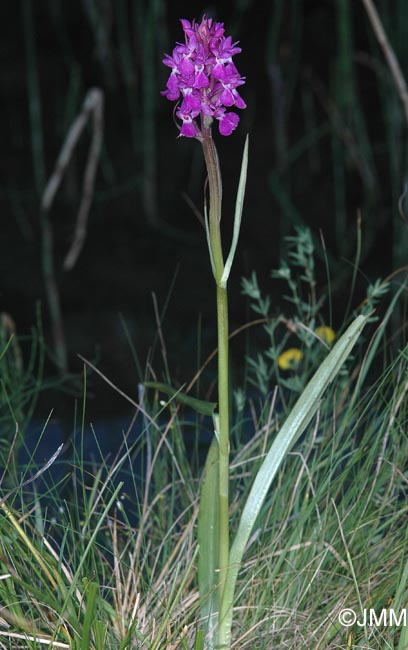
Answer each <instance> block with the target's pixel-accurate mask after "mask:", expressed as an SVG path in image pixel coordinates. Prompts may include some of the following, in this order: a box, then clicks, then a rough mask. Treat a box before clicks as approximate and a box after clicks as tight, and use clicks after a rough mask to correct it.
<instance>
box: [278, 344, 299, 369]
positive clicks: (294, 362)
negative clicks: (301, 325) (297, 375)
mask: <svg viewBox="0 0 408 650" xmlns="http://www.w3.org/2000/svg"><path fill="white" fill-rule="evenodd" d="M302 359H303V352H302V350H299V349H298V348H289V349H288V350H285V352H282V354H280V355H279V356H278V366H279V368H280V369H281V370H295V369H296V368H297V367H298V365H299V363H300V362H301V361H302Z"/></svg>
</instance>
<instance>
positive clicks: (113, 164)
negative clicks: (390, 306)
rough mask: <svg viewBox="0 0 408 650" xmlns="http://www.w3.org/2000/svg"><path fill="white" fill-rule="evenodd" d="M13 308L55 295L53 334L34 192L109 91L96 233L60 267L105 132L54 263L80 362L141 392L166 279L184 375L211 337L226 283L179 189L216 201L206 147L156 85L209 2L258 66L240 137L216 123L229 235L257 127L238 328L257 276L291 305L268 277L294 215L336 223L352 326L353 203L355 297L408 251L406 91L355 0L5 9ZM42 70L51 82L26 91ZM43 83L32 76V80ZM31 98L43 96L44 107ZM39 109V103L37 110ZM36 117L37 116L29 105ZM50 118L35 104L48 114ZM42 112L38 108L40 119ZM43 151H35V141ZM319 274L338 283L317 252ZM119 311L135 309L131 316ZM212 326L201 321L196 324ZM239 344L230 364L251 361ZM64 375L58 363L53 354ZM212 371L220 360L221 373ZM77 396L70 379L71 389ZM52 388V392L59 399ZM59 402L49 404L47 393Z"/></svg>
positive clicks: (400, 8)
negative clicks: (85, 107)
mask: <svg viewBox="0 0 408 650" xmlns="http://www.w3.org/2000/svg"><path fill="white" fill-rule="evenodd" d="M376 6H377V8H378V10H379V13H380V15H381V18H382V20H383V22H384V26H385V28H386V30H387V33H388V35H389V38H390V41H391V43H392V46H393V48H394V49H395V52H396V54H397V56H398V58H399V61H400V64H401V67H402V70H403V71H407V68H408V38H407V37H408V3H406V2H404V1H401V2H398V1H397V0H395V2H394V1H393V2H385V1H379V0H377V3H376ZM0 12H1V16H0V19H1V25H2V27H3V35H2V39H1V87H2V89H1V94H2V106H3V111H2V116H3V117H2V120H1V122H0V138H1V143H2V145H1V157H0V178H1V194H0V202H1V206H0V210H1V212H0V214H1V217H0V219H1V221H0V223H1V230H0V277H1V283H0V311H3V312H6V313H8V314H9V315H10V316H11V317H12V318H13V320H14V322H15V326H16V331H17V333H18V334H20V335H21V334H26V333H28V332H30V328H31V327H32V325H33V324H34V323H35V322H36V309H37V308H36V305H38V304H39V303H40V304H41V313H42V323H43V328H44V332H45V339H46V341H47V343H48V344H49V346H50V349H51V351H52V329H51V324H50V317H49V312H48V308H47V298H46V293H45V288H44V280H43V273H42V264H41V255H42V245H41V238H42V233H41V225H40V210H39V206H40V200H41V194H42V191H43V189H44V184H45V182H46V180H48V178H49V176H50V175H51V173H52V171H53V169H54V166H55V161H56V159H57V156H58V153H59V151H60V148H61V145H62V143H63V141H64V138H65V136H66V133H67V131H68V129H69V126H70V125H71V123H72V122H73V120H74V119H75V117H76V115H77V114H78V113H79V111H80V110H81V106H82V103H83V100H84V97H85V95H86V92H87V91H88V90H89V88H91V87H93V86H96V87H98V88H101V89H102V90H103V92H104V98H105V113H104V145H103V153H102V157H101V162H100V165H99V167H98V173H97V178H96V187H95V193H94V197H93V202H92V206H91V210H90V215H89V224H88V233H87V239H86V242H85V246H84V248H83V251H82V253H81V255H80V257H79V259H78V262H77V264H76V266H75V267H74V269H73V270H72V271H70V272H66V271H64V270H63V268H62V261H63V258H64V256H65V254H66V252H67V250H68V247H69V244H70V241H71V239H72V236H73V232H74V227H75V219H76V214H77V210H78V205H79V202H80V198H81V188H82V178H83V171H84V167H85V163H86V157H87V153H88V148H89V143H90V139H91V128H90V127H88V128H87V129H86V130H85V132H84V134H83V136H82V138H81V140H80V143H79V145H78V147H77V149H76V152H75V155H74V157H73V159H72V160H71V163H70V165H69V167H68V170H67V173H66V175H65V178H64V181H63V183H62V186H61V188H60V190H59V192H58V195H57V198H56V201H55V202H54V204H53V206H52V209H51V211H50V214H49V219H50V223H51V226H52V232H53V259H54V265H55V274H56V280H57V286H58V290H59V296H60V302H61V309H62V314H63V322H64V330H65V337H66V344H67V348H68V358H69V369H70V371H71V372H72V373H73V374H75V373H79V374H80V373H81V367H82V362H81V361H80V360H79V359H78V357H77V354H78V353H80V354H82V355H83V356H85V357H87V358H88V359H90V360H93V361H94V362H95V363H96V364H97V365H98V367H99V368H100V369H101V371H102V372H104V373H105V374H106V375H107V376H108V377H109V378H110V379H111V380H112V381H114V382H115V383H116V384H117V385H118V386H119V387H120V388H121V389H123V390H124V391H127V392H128V393H129V394H130V395H132V396H133V397H134V398H136V395H137V382H138V381H139V379H140V375H139V373H138V370H137V364H135V361H134V359H133V358H132V353H131V350H130V347H129V343H128V341H127V340H126V336H125V333H124V327H123V322H125V323H126V326H127V328H128V332H129V335H130V337H131V339H132V342H133V345H134V348H135V350H136V352H137V355H138V357H139V361H140V366H141V369H142V371H143V370H144V368H145V366H146V361H147V360H149V362H150V363H151V365H152V367H153V368H154V369H155V371H156V372H157V373H158V376H159V377H161V376H162V371H163V366H164V364H163V354H162V351H161V348H160V345H156V347H154V348H153V352H152V346H153V345H154V342H155V339H156V331H157V325H156V322H155V315H154V305H153V298H152V293H153V292H154V294H155V296H156V299H157V304H158V309H159V311H160V312H162V311H163V309H164V308H165V306H166V305H167V308H166V310H165V317H164V319H163V323H162V327H163V337H164V340H165V341H166V354H167V360H168V365H169V368H170V372H171V374H172V377H173V380H174V383H175V384H178V383H183V382H188V381H189V380H190V379H191V377H192V375H193V373H194V371H195V369H196V367H197V363H198V362H197V354H198V353H197V340H198V338H200V340H201V346H202V350H201V355H202V358H205V356H206V355H207V354H209V353H210V352H211V350H212V349H213V347H214V345H215V342H216V341H215V321H214V316H215V313H214V290H213V283H212V277H211V273H210V266H209V261H208V253H207V247H206V242H205V235H204V231H203V230H202V227H201V225H200V224H199V222H198V220H197V219H196V217H195V215H194V213H193V211H192V209H191V207H190V206H189V204H188V202H187V201H186V199H185V195H187V196H188V197H189V200H190V201H192V202H193V203H194V204H195V205H196V206H197V207H198V209H199V210H201V209H202V201H203V184H204V178H205V174H204V168H203V162H202V154H201V148H200V145H199V144H198V143H197V142H196V141H189V140H186V139H177V129H176V127H175V125H174V123H173V118H172V112H173V104H171V103H170V102H168V101H167V100H166V99H164V98H163V97H162V96H161V95H160V90H162V89H164V88H165V84H166V80H167V76H168V72H169V70H168V68H166V67H165V66H163V65H162V62H161V61H162V58H163V54H164V52H169V53H170V52H171V51H172V49H173V47H174V44H175V41H176V40H182V29H181V26H180V24H179V22H178V19H179V18H184V17H185V18H188V19H192V18H193V17H196V18H197V19H199V18H200V17H201V16H202V13H203V12H207V13H208V14H209V15H211V16H213V17H215V18H216V19H217V20H220V21H224V22H225V27H226V33H227V34H231V35H232V36H233V39H234V40H239V41H240V45H241V47H242V54H240V55H238V56H237V57H236V58H235V61H236V65H237V67H238V69H239V71H240V73H241V74H242V75H243V76H245V77H246V79H247V81H246V85H245V86H243V87H242V89H241V90H242V93H241V94H242V96H243V97H244V99H245V101H246V103H247V106H248V108H247V109H246V110H245V111H243V112H240V116H241V122H240V125H239V128H238V129H237V131H236V132H235V133H234V134H233V135H232V136H231V137H228V138H222V137H217V136H216V140H217V146H218V151H219V155H220V159H221V165H222V173H223V182H224V213H223V228H224V230H223V232H224V237H225V249H226V248H227V245H228V243H229V239H230V233H231V231H232V217H233V210H234V203H235V191H236V187H237V183H238V177H239V169H240V160H241V153H242V148H243V144H244V139H245V135H246V133H249V134H250V162H249V176H248V184H247V194H246V201H245V208H244V216H243V226H242V234H241V239H240V243H239V247H238V252H237V255H236V262H235V265H234V268H233V272H232V274H231V278H230V305H231V327H232V328H234V327H236V326H239V325H241V324H243V323H244V322H246V321H247V320H248V319H249V317H250V315H249V312H248V306H247V302H246V300H245V299H244V298H243V297H242V296H241V295H240V280H241V277H242V276H243V275H249V274H250V273H251V272H252V271H253V270H256V272H257V274H258V279H259V283H260V286H261V287H262V288H263V289H264V290H265V291H266V292H267V293H269V294H271V295H272V297H273V299H274V301H275V304H276V312H278V311H279V309H280V308H281V306H282V301H281V299H280V291H281V286H280V285H279V283H278V282H276V281H272V280H271V279H270V277H269V272H270V270H271V269H272V268H274V267H276V266H277V265H278V264H279V259H280V255H281V254H282V252H283V250H284V237H285V236H287V235H288V234H293V232H294V228H295V226H296V225H297V226H299V225H307V226H309V227H310V228H311V230H312V232H313V235H314V238H315V241H316V244H317V245H319V242H320V236H321V235H320V233H322V235H323V237H324V240H325V244H326V248H327V254H328V256H329V264H330V272H331V282H332V288H333V291H335V292H336V294H335V295H336V300H335V302H334V324H335V325H336V326H337V325H338V324H339V323H341V319H342V313H343V311H344V308H345V304H346V302H347V301H348V298H349V286H350V278H351V274H352V270H353V265H354V261H355V250H356V230H357V227H356V223H357V215H358V214H360V215H361V219H362V254H361V259H360V261H359V268H360V270H359V273H358V284H357V288H356V294H355V299H354V303H355V304H358V301H359V300H361V298H362V297H364V295H365V291H366V288H367V285H368V283H369V282H372V281H374V280H375V279H376V278H378V277H384V276H386V275H387V274H389V273H391V272H392V271H393V270H395V269H397V268H399V267H400V266H402V265H403V264H405V262H406V243H407V235H406V224H405V223H404V220H403V218H401V215H400V213H399V210H398V199H399V197H400V196H401V194H402V193H403V190H404V186H405V184H406V183H407V181H408V179H407V165H406V162H407V147H406V124H405V122H404V116H403V112H402V109H401V103H400V99H399V97H398V94H397V92H396V90H395V87H394V83H393V81H392V79H391V77H390V74H389V71H388V69H387V67H386V64H385V62H384V57H383V54H382V52H381V50H380V48H379V46H378V44H377V42H376V40H375V37H374V35H373V32H372V27H371V24H370V23H369V20H368V18H367V15H366V14H365V11H364V8H363V5H362V3H361V2H359V1H358V0H337V1H336V0H320V1H314V0H305V1H304V2H302V1H301V0H292V1H290V0H287V1H283V0H281V1H279V0H275V1H272V2H259V1H257V0H252V1H251V0H241V2H219V3H214V4H213V5H208V4H203V3H199V2H196V3H194V2H171V3H166V2H163V1H161V0H146V1H145V2H141V1H140V0H127V1H126V0H116V1H115V0H83V1H80V0H73V1H71V0H70V1H68V0H22V1H21V2H16V3H11V2H8V3H4V2H3V3H1V7H0ZM33 75H34V76H36V77H37V80H38V92H36V91H35V89H34V91H33V90H32V86H31V90H30V83H32V82H33ZM34 85H35V84H34ZM30 103H31V110H30ZM33 103H34V108H33ZM33 115H34V118H33ZM35 116H36V117H35ZM33 120H34V121H33ZM33 150H34V153H33ZM318 259H319V260H320V261H319V262H318V264H320V267H319V278H320V280H321V288H322V291H323V290H324V288H325V286H326V284H327V278H326V272H325V270H324V262H323V254H322V252H321V248H320V246H319V254H318ZM120 314H121V315H122V320H121V318H120V316H119V315H120ZM199 327H200V331H201V333H200V335H199V334H198V328H199ZM245 344H246V343H245V341H243V340H240V339H237V340H235V341H234V344H233V347H232V359H233V363H234V365H235V367H236V368H237V371H238V372H239V369H240V368H242V366H243V364H244V360H243V359H244V354H245ZM47 372H48V373H49V374H51V375H52V374H53V373H54V374H55V367H54V366H53V364H52V361H51V360H50V361H49V364H48V366H47ZM209 378H210V380H211V369H210V372H209ZM69 390H70V392H71V393H73V394H76V388H75V382H73V383H72V384H71V386H70V388H69ZM90 396H91V397H92V398H93V399H91V400H90V409H91V410H92V408H93V409H94V410H95V412H98V414H99V415H103V414H104V413H110V412H114V411H115V412H116V411H118V410H120V409H121V408H122V405H123V403H122V401H121V400H120V398H119V397H117V396H115V395H114V393H112V391H110V390H108V389H106V388H105V387H104V386H103V384H102V382H101V381H100V380H96V379H94V380H93V383H92V382H91V386H90ZM54 397H55V396H54ZM54 397H50V396H49V395H48V397H47V398H46V399H45V404H46V405H48V404H49V403H50V401H51V402H52V400H53V399H54Z"/></svg>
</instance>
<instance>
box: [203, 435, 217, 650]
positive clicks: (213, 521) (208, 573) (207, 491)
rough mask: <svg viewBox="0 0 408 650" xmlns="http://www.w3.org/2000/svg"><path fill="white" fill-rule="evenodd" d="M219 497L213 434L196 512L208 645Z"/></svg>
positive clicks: (213, 603)
mask: <svg viewBox="0 0 408 650" xmlns="http://www.w3.org/2000/svg"><path fill="white" fill-rule="evenodd" d="M218 497H219V495H218V440H217V437H216V436H214V438H213V441H212V443H211V446H210V449H209V451H208V455H207V460H206V462H205V467H204V475H203V482H202V486H201V494H200V510H199V514H198V544H199V549H200V550H199V556H198V588H199V593H200V618H201V620H202V622H203V626H204V629H205V637H206V638H207V640H208V643H209V647H211V639H213V637H214V634H215V629H216V626H217V621H216V615H217V612H218V588H217V587H218V574H217V567H218V539H219V534H218V526H219V513H218Z"/></svg>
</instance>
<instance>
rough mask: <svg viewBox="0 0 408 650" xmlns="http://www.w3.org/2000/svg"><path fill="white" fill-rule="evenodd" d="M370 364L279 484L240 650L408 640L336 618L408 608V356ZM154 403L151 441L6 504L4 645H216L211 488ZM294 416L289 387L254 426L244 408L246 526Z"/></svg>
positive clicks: (347, 384) (251, 581)
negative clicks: (135, 468)
mask: <svg viewBox="0 0 408 650" xmlns="http://www.w3.org/2000/svg"><path fill="white" fill-rule="evenodd" d="M367 343H368V341H367V342H365V344H364V345H363V349H364V347H365V346H366V345H367ZM11 352H12V350H11V348H10V347H9V348H8V350H7V352H6V354H10V353H11ZM365 363H369V361H367V360H364V357H363V356H362V360H358V359H357V358H355V359H354V360H353V361H352V363H350V364H349V366H348V372H347V374H345V373H343V375H342V376H341V377H339V379H338V380H337V382H336V383H335V385H334V386H333V387H332V388H331V389H330V390H329V392H328V394H327V396H326V398H325V400H324V401H323V403H322V406H321V409H320V411H319V414H318V417H317V418H316V419H315V421H314V422H313V423H312V424H311V425H310V426H309V428H308V431H307V433H306V434H305V435H304V436H303V438H302V440H301V442H300V443H299V444H298V445H297V446H296V447H295V448H294V450H293V452H292V453H290V454H289V456H288V457H287V459H286V461H285V462H284V464H283V465H282V467H281V469H280V470H279V473H278V476H277V478H276V480H275V482H274V483H273V485H272V488H271V490H270V493H269V495H268V497H267V499H266V502H265V504H264V506H263V508H262V512H261V515H260V516H259V520H258V523H257V525H256V527H255V530H254V533H253V535H252V537H251V539H250V542H249V544H248V548H247V550H246V553H245V556H244V563H243V566H242V569H241V571H240V573H239V578H238V586H237V592H236V593H237V598H236V602H235V613H234V621H235V622H234V628H233V646H232V647H234V648H257V649H261V648H272V647H282V648H285V647H288V648H310V647H313V648H333V649H334V648H349V647H350V648H351V647H359V648H360V647H361V648H387V647H398V639H399V638H400V634H402V636H401V638H405V637H403V634H405V631H403V633H401V631H400V630H399V629H398V628H397V627H383V628H381V627H378V628H364V629H363V628H359V627H357V626H356V627H355V628H351V629H350V630H347V629H345V628H342V627H341V626H340V625H339V624H338V618H337V617H338V613H339V611H340V610H341V609H342V608H343V607H351V608H354V609H355V610H356V612H357V613H359V612H360V611H361V608H374V609H375V610H376V611H378V612H380V611H381V609H382V608H384V607H390V606H392V607H394V608H395V609H396V610H399V609H400V608H403V607H405V606H406V602H407V567H406V557H407V552H406V551H407V548H406V537H407V534H406V523H405V522H406V514H407V505H406V503H407V501H406V496H407V494H406V493H407V489H408V487H407V477H406V465H407V455H408V451H407V449H408V445H407V430H408V427H407V416H408V412H407V399H406V394H407V391H408V382H407V376H408V372H407V370H408V349H407V348H405V349H404V350H402V351H401V352H400V354H399V355H398V356H397V357H396V358H395V360H394V361H393V362H392V363H391V364H389V365H388V366H387V367H386V368H385V369H384V370H383V371H382V372H381V373H380V376H379V378H377V379H376V380H375V381H373V380H371V383H369V382H368V380H367V376H369V375H370V373H366V372H365V368H364V364H365ZM359 374H360V375H361V376H365V377H366V379H365V381H364V382H363V383H361V382H359V381H358V375H359ZM149 397H150V395H149ZM150 399H151V400H152V401H150V402H149V401H147V398H146V403H145V407H146V410H147V412H148V414H150V415H148V416H147V420H145V425H146V426H145V428H144V429H143V431H142V432H141V435H140V439H139V440H138V441H137V442H136V443H135V445H134V447H132V448H127V447H126V444H124V446H123V449H122V452H121V453H120V455H119V456H118V457H117V458H116V461H115V462H114V463H113V466H108V465H107V464H106V463H105V461H104V459H103V458H100V459H99V460H97V461H95V463H94V464H93V466H89V465H87V464H85V463H84V462H83V460H82V459H81V457H80V455H79V457H78V456H76V455H74V456H73V458H72V464H71V466H70V471H69V472H68V473H67V476H66V477H65V478H64V481H63V484H60V485H55V486H52V485H51V484H50V482H49V479H47V480H48V492H47V494H46V497H39V496H38V494H37V492H36V490H35V489H33V484H28V485H27V486H26V487H25V488H23V489H21V490H18V489H17V490H16V491H15V492H14V494H13V495H12V496H9V497H8V498H7V499H6V500H5V501H4V502H2V503H1V509H2V516H1V518H0V527H1V531H0V578H1V579H0V603H1V609H0V648H10V649H11V648H30V649H32V648H43V647H59V648H73V649H75V650H85V648H86V649H88V648H89V649H92V650H99V649H101V650H102V648H108V649H110V648H112V649H117V648H120V649H123V650H125V649H129V650H130V649H132V650H133V649H136V648H149V649H150V648H152V649H153V648H160V649H162V648H166V649H168V650H170V649H171V648H174V649H176V648H180V649H184V648H186V649H187V648H188V649H189V648H203V647H204V648H205V644H204V645H203V640H202V639H201V637H200V634H199V632H197V630H198V628H199V597H198V591H197V583H196V578H197V576H196V571H197V551H198V549H197V544H196V541H195V540H196V525H197V511H198V505H197V497H198V491H199V481H198V479H196V478H193V476H192V472H191V468H190V463H189V462H188V458H187V457H186V453H185V450H184V445H183V442H182V433H183V426H185V424H184V415H183V412H182V410H180V407H176V406H175V405H174V406H169V407H164V408H163V406H161V405H160V403H159V398H158V396H156V395H155V394H154V393H153V394H152V395H151V398H150ZM259 407H261V408H259ZM288 408H289V406H288V405H287V404H286V401H285V400H283V399H281V397H280V396H279V392H278V393H276V392H275V394H274V395H271V394H269V395H268V396H266V397H265V398H262V401H261V400H258V402H257V406H256V407H254V409H253V411H252V419H253V421H252V422H251V423H249V422H248V421H246V422H243V421H240V419H241V420H242V419H243V417H244V416H243V412H242V411H241V415H238V416H237V419H236V421H235V422H234V429H235V430H241V432H243V433H242V434H241V439H240V440H239V441H237V442H236V443H234V448H233V449H232V453H231V458H232V482H231V495H232V499H231V501H232V504H231V528H232V530H233V531H234V530H235V529H236V526H237V523H238V520H239V516H240V512H241V507H242V504H243V503H244V501H245V497H246V494H247V493H248V491H249V488H250V486H251V477H254V476H255V473H256V470H257V468H258V466H259V465H260V462H261V459H262V457H263V456H264V454H265V452H266V450H267V449H268V448H269V445H270V441H271V440H272V439H273V436H274V434H275V432H276V431H277V429H278V428H279V426H280V424H281V423H282V422H283V420H284V418H285V415H286V413H287V410H288ZM159 412H160V419H159V418H158V414H159ZM84 417H85V419H86V414H85V415H84ZM139 417H140V416H139ZM246 417H247V418H248V415H246ZM147 423H148V425H147ZM189 426H191V424H190V425H189ZM199 426H200V425H199V423H198V424H197V434H198V428H199ZM249 428H251V429H253V435H252V436H251V437H248V436H245V431H248V429H249ZM112 434H113V435H117V436H119V435H124V432H120V431H117V432H112ZM147 434H148V435H147ZM44 435H47V430H46V429H45V432H44ZM97 435H98V432H97V430H96V431H95V436H96V437H97ZM233 439H234V436H233ZM147 444H149V448H150V449H151V454H147V455H146V462H145V465H144V468H143V472H144V477H145V479H144V484H143V488H141V484H140V481H139V480H138V477H136V476H134V477H131V480H130V484H133V485H134V493H130V492H129V490H128V494H127V498H126V499H125V500H122V498H121V495H122V485H121V483H120V482H119V478H118V476H117V474H118V470H119V466H120V465H121V463H125V462H126V460H127V457H129V456H132V454H135V453H141V451H142V450H143V449H145V450H146V445H147ZM55 462H59V460H58V459H57V460H56V461H55ZM36 469H38V468H36ZM33 471H34V468H28V469H25V477H26V478H27V477H28V476H29V475H30V474H31V473H32V472H33ZM44 476H45V473H44ZM64 486H65V487H64ZM64 495H65V497H64ZM127 509H129V513H130V511H131V510H132V511H136V512H137V521H138V523H137V524H136V525H135V524H134V523H133V524H132V523H131V522H130V521H129V519H128V518H127ZM133 522H134V520H133ZM401 643H402V645H400V646H399V647H401V648H402V647H405V646H404V644H403V643H405V642H404V641H401Z"/></svg>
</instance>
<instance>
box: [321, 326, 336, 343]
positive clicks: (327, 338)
mask: <svg viewBox="0 0 408 650" xmlns="http://www.w3.org/2000/svg"><path fill="white" fill-rule="evenodd" d="M316 334H317V336H318V337H319V338H321V339H322V341H323V342H324V343H327V345H331V344H332V343H333V341H334V339H335V338H336V332H335V331H334V330H332V328H331V327H327V326H326V325H321V326H320V327H317V328H316Z"/></svg>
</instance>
